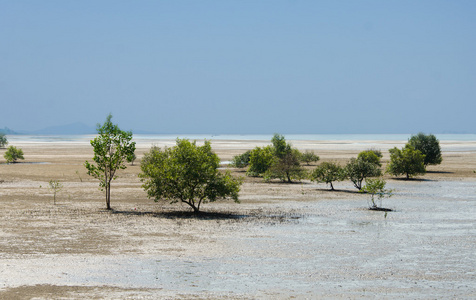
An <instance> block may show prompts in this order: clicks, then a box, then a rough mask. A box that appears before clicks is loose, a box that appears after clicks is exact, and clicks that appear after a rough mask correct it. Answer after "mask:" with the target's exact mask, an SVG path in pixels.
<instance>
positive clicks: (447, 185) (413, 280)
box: [0, 180, 476, 299]
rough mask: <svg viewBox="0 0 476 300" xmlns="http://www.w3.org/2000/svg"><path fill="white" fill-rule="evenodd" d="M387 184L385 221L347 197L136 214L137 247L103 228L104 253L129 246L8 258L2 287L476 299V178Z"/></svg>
mask: <svg viewBox="0 0 476 300" xmlns="http://www.w3.org/2000/svg"><path fill="white" fill-rule="evenodd" d="M389 185H390V187H392V188H395V189H396V190H397V191H398V192H397V193H396V196H394V197H393V198H391V199H389V200H385V202H384V204H386V206H387V207H389V208H392V209H394V210H395V211H393V212H389V213H387V215H385V212H376V211H369V210H367V208H366V203H365V201H366V198H365V197H359V198H356V197H352V198H351V199H349V197H346V195H345V194H343V195H342V198H341V199H329V200H319V201H312V199H311V200H310V201H274V202H272V203H267V204H261V205H260V209H259V210H258V211H257V210H256V209H252V208H251V207H252V206H248V205H246V204H245V205H244V207H240V209H241V211H242V213H243V214H242V215H243V217H239V218H226V216H221V217H219V218H215V219H214V218H202V219H200V218H199V219H193V218H188V217H187V218H170V217H168V218H166V217H157V216H156V217H150V216H149V217H142V219H141V218H140V217H137V216H136V220H134V221H131V222H133V223H131V225H133V226H136V229H135V230H136V231H137V234H138V233H139V232H140V233H141V234H140V235H138V236H137V237H136V238H135V239H134V241H131V240H130V239H131V237H130V236H131V235H132V236H133V235H134V232H132V231H131V230H129V231H128V232H127V233H126V234H127V235H128V236H129V237H127V238H125V237H124V234H125V233H121V231H123V230H124V228H123V227H125V225H119V226H118V227H119V228H118V231H117V232H115V230H114V228H111V232H110V233H107V230H104V231H102V230H100V231H99V232H102V234H103V236H102V237H99V238H100V239H102V240H103V242H104V241H106V242H107V243H110V245H111V246H113V245H115V244H120V243H121V241H123V242H124V244H128V243H132V244H134V243H135V244H136V245H130V246H129V247H124V245H123V246H121V247H119V248H122V250H121V251H116V249H106V248H104V250H105V251H104V253H103V254H101V249H98V251H97V252H95V251H94V250H93V251H91V252H90V253H68V252H69V251H68V250H67V249H65V250H63V251H62V250H58V251H57V253H48V251H44V250H42V249H41V248H39V249H38V251H36V252H35V251H30V252H28V253H25V254H23V255H3V259H2V267H1V268H0V278H1V284H2V286H1V288H4V289H5V288H7V289H5V291H7V292H9V293H13V292H14V291H15V289H17V291H19V292H20V294H24V293H25V291H22V287H23V288H27V287H26V285H28V286H30V287H31V286H36V288H37V289H40V290H41V289H46V290H48V289H47V287H48V286H51V289H50V290H51V291H53V292H51V293H53V294H54V291H59V287H61V288H62V289H65V287H69V288H70V289H67V290H66V292H67V293H66V294H63V296H66V297H68V296H71V297H73V298H74V297H79V296H81V295H96V296H99V297H105V298H109V297H111V298H114V297H117V295H120V296H121V297H142V298H151V299H152V298H156V297H169V296H172V295H173V296H174V297H175V296H177V297H184V298H188V297H199V298H217V297H218V298H220V297H229V298H255V297H259V298H268V297H277V298H289V297H298V298H306V297H314V296H316V295H318V296H320V297H330V298H367V297H379V298H380V297H383V298H385V297H387V298H412V299H415V298H422V299H425V298H474V297H475V296H476V272H475V269H476V248H475V245H476V223H475V216H476V184H475V182H474V181H470V180H466V181H410V182H406V181H390V183H389ZM309 188H314V187H313V186H310V187H309ZM359 196H360V195H359ZM362 196H364V195H362ZM309 197H311V198H312V195H310V196H309ZM115 217H116V216H114V215H111V217H110V218H112V219H114V218H115ZM119 217H122V218H124V216H119ZM88 218H90V219H87V220H85V221H86V222H88V223H89V222H93V219H94V217H93V216H89V217H88ZM137 218H139V219H137ZM125 220H126V219H120V220H114V223H117V224H119V223H122V222H123V221H125ZM97 222H98V223H99V225H100V226H106V225H107V224H104V221H100V220H98V221H97ZM73 223H74V222H73ZM101 223H103V224H101ZM109 225H111V224H109ZM139 226H143V227H142V229H141V228H139ZM158 226H160V228H158ZM178 232H180V233H178ZM154 233H155V234H156V235H157V236H155V237H154V236H153V235H154ZM40 234H41V233H40ZM7 237H8V236H4V238H7ZM63 238H65V239H68V238H69V239H76V238H77V237H76V236H75V235H74V234H70V236H69V237H68V236H65V237H63ZM108 239H110V240H113V241H108ZM53 242H54V241H53ZM66 244H67V243H66ZM86 245H87V243H86V242H85V246H86ZM25 247H28V246H25ZM43 247H47V245H46V244H45V245H43ZM98 247H100V246H98ZM45 252H47V253H45ZM82 252H85V251H82ZM86 252H87V251H86ZM78 287H80V288H78ZM8 288H10V289H8ZM88 288H90V289H88ZM63 292H64V291H63ZM35 293H38V290H35ZM26 294H27V295H28V293H26ZM0 295H1V293H0ZM6 295H11V294H6ZM44 295H46V296H45V297H46V298H48V295H52V294H48V293H45V294H44Z"/></svg>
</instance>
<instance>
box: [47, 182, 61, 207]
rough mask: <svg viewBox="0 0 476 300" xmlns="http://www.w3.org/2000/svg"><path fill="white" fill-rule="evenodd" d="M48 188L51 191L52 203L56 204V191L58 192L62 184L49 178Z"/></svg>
mask: <svg viewBox="0 0 476 300" xmlns="http://www.w3.org/2000/svg"><path fill="white" fill-rule="evenodd" d="M48 188H49V189H50V190H52V191H53V203H54V204H56V193H58V192H59V191H60V190H61V189H62V188H63V184H61V182H59V181H58V180H53V179H52V180H50V182H49V183H48Z"/></svg>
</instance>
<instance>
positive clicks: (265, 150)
mask: <svg viewBox="0 0 476 300" xmlns="http://www.w3.org/2000/svg"><path fill="white" fill-rule="evenodd" d="M274 161H275V156H274V150H273V148H272V147H271V146H266V147H256V148H254V149H253V150H251V153H250V165H249V167H248V171H247V172H246V173H247V175H248V176H261V175H263V174H264V173H265V172H266V171H267V170H268V169H269V168H270V167H271V165H273V163H274Z"/></svg>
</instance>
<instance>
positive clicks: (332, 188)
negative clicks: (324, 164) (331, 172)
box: [329, 182, 334, 191]
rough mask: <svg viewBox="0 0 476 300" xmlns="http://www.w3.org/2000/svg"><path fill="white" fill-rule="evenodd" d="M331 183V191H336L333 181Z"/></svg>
mask: <svg viewBox="0 0 476 300" xmlns="http://www.w3.org/2000/svg"><path fill="white" fill-rule="evenodd" d="M329 184H330V185H331V191H334V186H333V185H332V182H329Z"/></svg>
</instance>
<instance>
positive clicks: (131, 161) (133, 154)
mask: <svg viewBox="0 0 476 300" xmlns="http://www.w3.org/2000/svg"><path fill="white" fill-rule="evenodd" d="M136 159H137V156H136V153H135V152H133V153H132V154H131V155H129V156H128V157H127V162H129V163H131V166H133V165H134V161H135V160H136Z"/></svg>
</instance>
